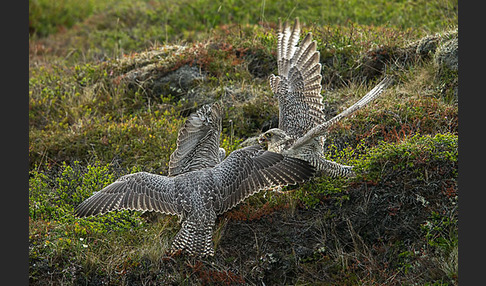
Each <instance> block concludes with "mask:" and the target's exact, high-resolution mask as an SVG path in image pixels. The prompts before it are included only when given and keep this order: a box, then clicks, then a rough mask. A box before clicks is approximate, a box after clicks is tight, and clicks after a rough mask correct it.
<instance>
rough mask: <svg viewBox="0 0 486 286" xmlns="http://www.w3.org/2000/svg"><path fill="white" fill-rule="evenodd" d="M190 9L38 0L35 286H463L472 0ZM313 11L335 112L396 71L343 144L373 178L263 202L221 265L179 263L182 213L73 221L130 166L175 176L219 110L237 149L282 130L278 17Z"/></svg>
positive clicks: (251, 208) (245, 206) (228, 234)
mask: <svg viewBox="0 0 486 286" xmlns="http://www.w3.org/2000/svg"><path fill="white" fill-rule="evenodd" d="M182 2H184V3H180V1H179V2H177V3H176V2H174V1H143V0H140V1H104V2H97V1H70V0H64V1H52V0H38V1H29V6H30V9H29V28H30V29H29V31H30V40H29V58H30V61H29V166H30V171H29V280H30V284H32V285H52V284H62V285H100V284H105V285H165V284H178V285H179V284H180V285H212V284H216V285H237V284H248V285H261V284H262V283H264V284H265V285H282V284H290V285H295V284H299V285H301V284H302V285H314V284H320V285H384V284H386V285H457V284H458V234H457V218H458V209H457V205H458V186H457V166H458V147H457V144H458V105H457V99H458V93H457V85H458V80H457V1H454V0H440V1H432V2H430V1H415V2H414V4H413V5H411V4H410V3H409V2H406V1H405V2H403V1H381V0H374V1H366V3H365V2H363V1H346V2H339V1H338V2H337V3H335V1H334V2H332V1H306V3H302V2H299V3H298V4H296V3H294V2H292V1H284V2H282V3H280V4H279V5H278V6H277V4H276V3H273V2H271V1H213V2H211V1H182ZM331 2H332V5H331V4H330V3H331ZM304 4H305V5H304ZM250 15H258V16H257V17H250ZM296 16H298V17H299V18H300V20H301V22H302V24H303V26H304V27H303V30H304V32H307V31H311V32H312V33H313V35H314V38H315V39H316V41H317V42H318V49H319V51H320V53H321V63H322V65H323V81H322V84H323V95H324V101H325V104H326V110H325V112H326V116H327V117H328V118H330V117H332V116H333V115H336V114H337V113H339V112H340V111H342V110H344V109H345V108H346V107H348V106H350V105H351V104H353V103H354V102H355V101H356V100H358V99H359V98H360V97H361V96H363V95H364V94H365V93H366V92H368V91H369V90H370V89H371V88H372V87H373V86H374V85H375V84H376V83H377V82H378V81H379V80H380V79H381V77H382V76H383V75H384V74H387V75H392V76H393V77H394V79H395V82H394V84H393V85H392V86H391V87H390V88H389V89H388V90H386V91H385V92H384V94H383V96H382V97H381V98H379V99H377V100H375V101H374V102H372V103H371V104H370V106H368V107H367V108H365V109H364V110H362V111H360V112H358V113H357V114H356V115H354V116H353V117H351V118H349V119H346V120H344V121H342V122H340V123H339V124H338V125H336V126H335V127H334V128H333V129H332V130H330V132H329V134H328V139H327V141H326V156H327V157H328V158H330V159H332V160H335V161H337V162H340V163H343V164H348V165H354V166H355V170H356V172H357V177H356V178H352V179H344V178H337V179H331V178H327V177H319V178H315V179H313V180H312V181H310V182H308V183H306V184H303V185H301V186H292V187H285V188H283V189H282V190H269V191H265V192H261V193H259V194H257V195H255V196H253V197H250V198H249V199H247V200H246V201H245V202H243V203H242V204H241V205H239V206H238V207H236V208H235V209H233V210H232V211H230V212H228V213H226V214H224V215H222V216H220V217H219V218H218V220H217V225H216V229H215V235H214V243H215V246H216V255H215V256H214V257H210V258H205V259H195V258H192V257H187V256H183V255H171V254H170V252H169V251H168V250H169V248H170V242H171V241H172V239H173V237H174V235H175V234H176V233H177V231H178V229H179V227H180V226H179V224H178V222H177V218H176V217H171V216H164V215H158V214H154V213H140V212H130V211H119V212H113V213H109V214H106V215H103V216H99V217H91V218H83V219H80V218H76V217H75V216H74V208H75V206H76V205H78V204H79V203H80V202H81V201H83V200H84V199H86V198H87V197H89V196H90V195H91V194H92V193H93V192H95V191H99V190H100V189H102V188H103V187H104V186H106V185H108V184H110V183H111V182H113V181H114V180H116V179H117V178H118V177H120V176H122V175H124V174H128V173H132V172H137V171H148V172H152V173H158V174H163V175H166V174H167V164H168V160H169V156H170V154H171V152H172V151H173V150H174V149H175V142H176V138H177V131H178V130H179V128H180V126H181V125H182V124H183V122H184V120H185V117H186V116H187V115H188V114H189V113H190V112H192V111H194V110H196V109H197V108H198V107H199V106H201V105H203V104H205V103H209V102H214V101H216V100H220V101H221V102H222V103H223V105H224V106H225V115H224V119H223V132H222V138H221V139H222V140H221V142H222V143H221V145H222V147H224V148H225V150H226V153H227V154H228V153H230V152H231V151H233V150H235V149H237V148H239V144H240V143H241V142H242V141H243V140H245V139H246V138H248V137H251V136H255V135H257V134H258V133H259V132H261V131H263V130H267V129H269V128H271V127H275V126H276V125H277V123H278V106H277V103H276V100H275V99H274V98H273V95H272V93H271V91H270V88H269V85H268V82H267V77H268V76H269V75H270V74H271V73H276V52H275V46H276V35H275V33H276V31H275V29H276V27H277V18H278V17H282V18H283V19H287V18H289V19H293V18H294V17H296Z"/></svg>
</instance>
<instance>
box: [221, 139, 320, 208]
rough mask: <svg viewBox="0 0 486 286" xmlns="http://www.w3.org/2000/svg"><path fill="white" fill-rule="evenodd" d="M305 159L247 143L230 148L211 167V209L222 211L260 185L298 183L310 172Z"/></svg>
mask: <svg viewBox="0 0 486 286" xmlns="http://www.w3.org/2000/svg"><path fill="white" fill-rule="evenodd" d="M314 172H315V170H314V168H313V167H312V166H311V165H310V164H309V163H308V162H306V161H303V160H300V159H296V158H291V157H287V156H284V155H281V154H278V153H273V152H269V151H265V150H262V149H261V147H260V146H250V147H246V148H243V149H239V150H236V151H234V152H232V153H231V154H230V155H229V156H228V157H227V158H226V159H225V160H224V161H223V162H222V163H221V164H219V165H217V166H216V167H215V168H214V169H213V176H214V180H215V181H216V182H218V185H219V187H218V188H217V190H216V193H215V194H214V196H215V202H214V205H215V210H216V213H217V214H222V213H224V212H226V211H228V210H229V209H231V208H233V207H235V206H236V205H237V204H238V203H240V202H241V201H243V200H244V199H245V198H247V197H249V196H251V195H253V194H255V193H257V192H259V191H261V190H264V189H268V188H272V187H275V186H286V185H293V184H297V183H301V182H303V181H306V180H308V179H310V178H311V177H312V176H313V175H314Z"/></svg>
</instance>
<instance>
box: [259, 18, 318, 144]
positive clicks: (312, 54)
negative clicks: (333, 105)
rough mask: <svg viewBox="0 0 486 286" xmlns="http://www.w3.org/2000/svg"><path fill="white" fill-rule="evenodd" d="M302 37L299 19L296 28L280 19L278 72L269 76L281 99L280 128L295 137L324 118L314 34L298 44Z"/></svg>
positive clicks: (275, 91) (296, 21)
mask: <svg viewBox="0 0 486 286" xmlns="http://www.w3.org/2000/svg"><path fill="white" fill-rule="evenodd" d="M299 36H300V24H299V19H298V18H296V19H295V23H294V26H293V28H290V26H289V25H288V23H287V22H285V24H284V25H283V26H282V22H281V21H280V20H279V31H278V42H277V65H278V75H277V76H275V75H271V76H270V78H269V81H270V87H271V89H272V91H273V93H274V94H275V95H276V96H277V99H278V105H279V126H278V128H279V129H281V130H283V131H285V132H286V133H287V134H288V135H289V136H291V137H295V138H298V137H300V136H302V135H304V134H305V133H306V132H307V131H308V130H309V129H310V128H312V127H314V126H316V125H318V124H320V123H322V122H323V121H324V115H323V112H322V109H323V108H324V105H323V104H322V95H321V89H322V86H321V79H322V76H321V64H320V63H319V52H318V51H317V50H316V42H315V41H313V40H312V34H311V33H308V34H307V35H306V36H305V38H304V39H303V40H302V41H301V42H300V46H297V42H298V41H299Z"/></svg>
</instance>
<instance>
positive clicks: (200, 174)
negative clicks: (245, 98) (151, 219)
mask: <svg viewBox="0 0 486 286" xmlns="http://www.w3.org/2000/svg"><path fill="white" fill-rule="evenodd" d="M218 108H219V107H216V108H214V109H212V108H206V107H205V109H203V110H202V111H201V112H200V113H199V115H198V114H197V113H196V114H193V115H191V116H190V117H189V119H188V120H187V121H186V125H184V127H183V128H182V130H181V132H179V136H180V138H179V140H178V148H177V149H178V150H179V151H180V152H177V154H176V155H173V156H171V159H173V160H175V159H177V160H176V161H173V164H172V165H171V168H172V169H171V170H172V173H171V174H172V176H162V175H156V174H150V173H147V172H138V173H134V174H129V175H125V176H123V177H121V178H119V179H118V180H116V181H115V182H114V183H112V184H110V185H108V186H106V187H105V188H104V189H102V190H101V191H99V192H96V193H94V194H93V195H92V196H91V197H89V198H87V199H86V200H85V201H83V202H82V203H81V204H80V205H78V206H77V207H76V214H77V215H78V216H79V217H87V216H92V215H97V214H104V213H107V212H110V211H114V210H123V209H126V210H138V211H155V212H160V213H164V214H169V215H177V216H178V217H179V219H180V222H181V223H182V228H181V229H180V231H179V232H178V233H177V235H176V237H175V239H174V241H173V243H172V249H173V250H174V251H176V250H182V251H184V252H187V253H188V254H190V255H195V256H207V255H214V248H213V241H212V233H213V229H214V226H215V221H216V217H217V215H220V214H223V213H224V212H226V211H228V210H229V209H231V208H233V207H235V206H236V205H237V204H238V203H240V202H242V201H243V200H244V199H245V198H247V197H249V196H251V195H253V194H255V193H257V192H258V191H260V190H264V189H269V188H273V187H277V186H285V185H288V184H297V183H301V182H303V181H305V180H308V179H309V178H311V177H312V175H313V174H314V168H313V167H312V166H311V165H310V164H309V163H308V162H306V161H304V160H300V159H297V158H292V157H288V156H285V155H282V154H278V153H273V152H270V151H265V150H262V149H261V148H260V146H250V147H246V148H243V149H239V150H236V151H234V152H232V153H231V154H230V155H229V156H228V157H227V158H226V159H224V160H222V161H221V153H220V152H219V151H218V150H219V146H218V145H216V144H218V142H219V139H215V138H216V134H212V135H210V134H209V133H211V132H210V130H213V129H212V127H210V128H206V127H207V126H206V125H204V123H203V122H205V121H206V120H205V119H209V118H212V119H211V121H213V120H214V121H213V123H216V125H215V126H218V124H219V123H218V122H219V121H218V120H220V118H219V119H218V118H217V117H218V115H217V114H218V112H217V111H218ZM213 112H214V114H213ZM213 115H214V116H215V117H212V116H213ZM201 116H202V117H201ZM204 116H207V117H204ZM198 118H199V119H198ZM201 118H204V119H201ZM200 120H201V121H200ZM188 122H189V123H188ZM200 123H201V124H200ZM206 123H208V122H206ZM210 125H211V124H210ZM205 126H206V127H205ZM218 128H219V127H217V128H216V130H218ZM184 129H185V131H184ZM202 130H205V131H202ZM219 130H220V129H219ZM216 133H218V134H217V137H218V138H219V132H216ZM191 134H192V135H195V136H196V135H197V136H200V135H202V137H199V139H195V140H194V141H193V142H196V144H194V143H192V141H191V140H192V139H188V138H192V135H191ZM197 136H196V137H197ZM205 136H207V137H205ZM196 137H194V138H196ZM184 138H185V139H184ZM209 138H212V139H209ZM186 140H189V141H187V142H186ZM198 143H199V144H201V145H198ZM206 143H207V144H206ZM183 146H185V147H183ZM196 146H199V147H196ZM201 146H205V147H201ZM186 147H187V150H189V152H187V150H186V149H185V148H186ZM200 148H207V150H200ZM190 150H193V152H194V153H191V151H190ZM200 152H201V153H200ZM196 153H197V154H196ZM188 154H193V155H188ZM204 154H205V155H207V156H208V157H207V161H206V160H205V159H204V156H205V155H204ZM196 158H197V159H196ZM184 160H185V161H184ZM183 161H184V162H187V164H188V168H187V169H184V164H183V163H182V162H183Z"/></svg>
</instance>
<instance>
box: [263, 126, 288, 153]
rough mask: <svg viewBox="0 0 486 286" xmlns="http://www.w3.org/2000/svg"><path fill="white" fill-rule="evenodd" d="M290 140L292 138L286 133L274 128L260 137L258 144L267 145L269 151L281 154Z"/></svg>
mask: <svg viewBox="0 0 486 286" xmlns="http://www.w3.org/2000/svg"><path fill="white" fill-rule="evenodd" d="M290 139H291V138H290V137H289V136H288V135H287V133H285V131H283V130H281V129H278V128H272V129H269V130H267V131H266V132H265V133H263V134H261V135H260V136H259V137H258V143H259V144H260V145H267V146H268V151H272V152H277V153H280V152H282V150H283V149H284V148H285V146H286V145H287V143H288V141H289V140H290Z"/></svg>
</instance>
